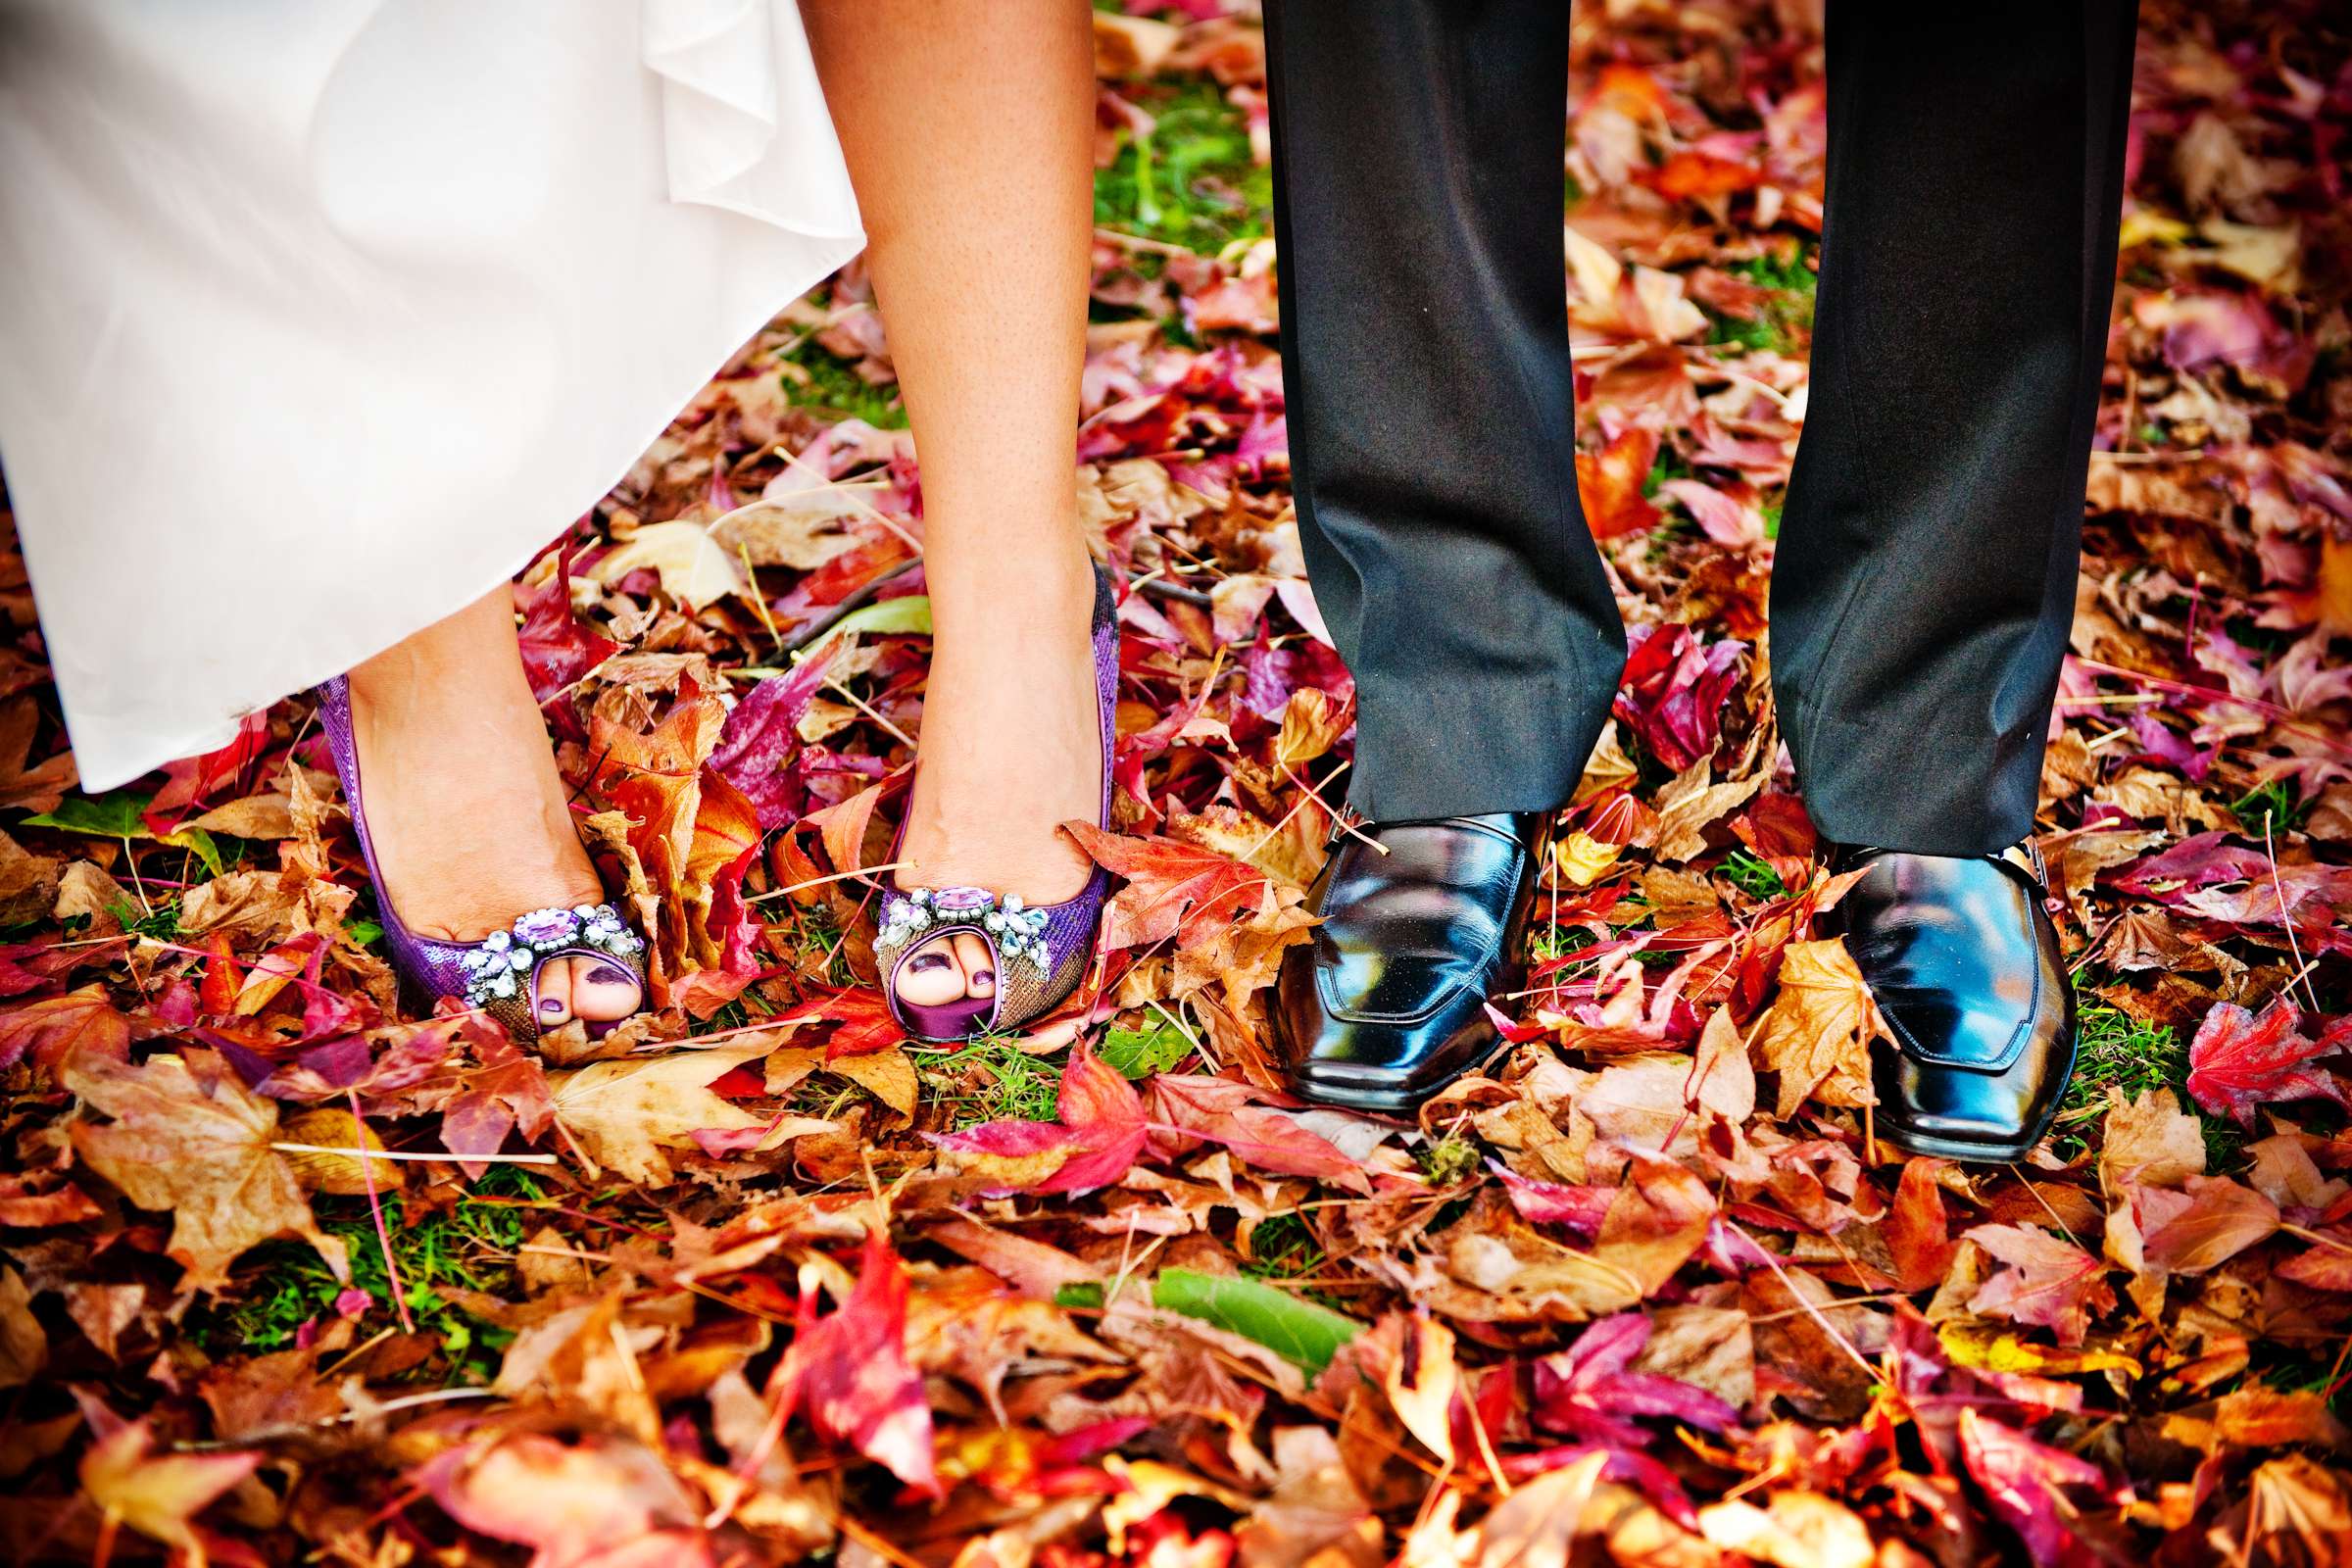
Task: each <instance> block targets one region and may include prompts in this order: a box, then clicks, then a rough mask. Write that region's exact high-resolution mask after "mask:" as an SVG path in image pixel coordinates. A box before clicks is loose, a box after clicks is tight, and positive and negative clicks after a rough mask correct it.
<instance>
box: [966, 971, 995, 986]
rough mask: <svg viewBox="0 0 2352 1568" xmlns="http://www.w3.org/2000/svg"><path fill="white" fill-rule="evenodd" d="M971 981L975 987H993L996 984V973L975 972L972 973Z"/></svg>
mask: <svg viewBox="0 0 2352 1568" xmlns="http://www.w3.org/2000/svg"><path fill="white" fill-rule="evenodd" d="M972 980H973V983H974V984H976V985H984V986H993V985H995V984H996V983H997V971H996V970H994V969H981V970H977V971H975V972H974V973H973V975H972Z"/></svg>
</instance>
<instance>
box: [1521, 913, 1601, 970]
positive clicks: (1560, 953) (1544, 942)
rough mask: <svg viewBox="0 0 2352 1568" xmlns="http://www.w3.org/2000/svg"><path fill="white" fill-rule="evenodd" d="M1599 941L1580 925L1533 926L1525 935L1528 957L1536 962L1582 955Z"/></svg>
mask: <svg viewBox="0 0 2352 1568" xmlns="http://www.w3.org/2000/svg"><path fill="white" fill-rule="evenodd" d="M1599 940H1600V939H1599V938H1598V937H1596V936H1594V935H1593V933H1592V932H1591V931H1589V930H1587V929H1585V927H1583V926H1581V925H1560V926H1554V925H1541V926H1539V925H1533V924H1532V922H1531V926H1530V929H1529V931H1528V935H1527V951H1528V956H1531V957H1533V958H1535V959H1537V960H1538V961H1545V960H1549V959H1552V958H1565V957H1566V956H1569V955H1570V954H1572V953H1582V952H1584V951H1585V949H1587V948H1589V947H1591V946H1593V943H1595V942H1598V941H1599Z"/></svg>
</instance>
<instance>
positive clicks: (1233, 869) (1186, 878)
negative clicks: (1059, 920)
mask: <svg viewBox="0 0 2352 1568" xmlns="http://www.w3.org/2000/svg"><path fill="white" fill-rule="evenodd" d="M1064 826H1065V827H1066V828H1067V829H1068V831H1069V833H1070V835H1071V836H1072V837H1074V838H1075V839H1077V841H1078V847H1079V848H1080V849H1082V850H1084V851H1086V853H1087V854H1088V855H1090V856H1092V857H1093V858H1094V861H1095V863H1096V864H1097V865H1100V866H1101V867H1103V869H1104V870H1105V871H1108V872H1110V873H1111V874H1112V875H1113V876H1119V877H1124V878H1125V879H1126V881H1127V885H1126V886H1125V887H1123V888H1121V889H1120V890H1119V891H1118V893H1117V895H1116V896H1114V897H1113V898H1112V899H1111V901H1110V908H1109V909H1108V910H1107V911H1106V912H1105V913H1104V914H1103V947H1105V948H1106V949H1109V950H1110V951H1112V952H1114V953H1115V952H1117V951H1118V950H1119V949H1121V948H1138V947H1144V946H1147V945H1149V944H1151V943H1154V942H1165V941H1166V940H1167V939H1168V938H1170V937H1174V938H1175V939H1176V945H1177V946H1178V947H1180V948H1184V949H1188V950H1189V949H1193V948H1199V947H1204V946H1206V945H1207V944H1209V943H1211V942H1214V941H1215V940H1216V939H1217V938H1218V937H1219V936H1220V935H1222V934H1223V932H1224V929H1225V927H1226V926H1227V925H1228V924H1230V923H1231V922H1233V921H1235V920H1240V919H1245V918H1247V917H1248V916H1250V915H1252V914H1257V913H1260V912H1262V911H1264V910H1265V909H1267V908H1269V907H1272V905H1273V901H1274V888H1273V884H1272V883H1271V882H1269V881H1268V880H1267V878H1266V873H1265V872H1263V871H1260V870H1259V869H1258V868H1257V867H1256V866H1254V865H1251V864H1250V863H1249V862H1248V861H1246V860H1237V859H1235V858H1232V857H1231V856H1229V855H1219V854H1217V853H1216V852H1215V851H1214V850H1203V849H1201V848H1200V847H1198V846H1196V845H1191V844H1179V843H1178V842H1176V840H1174V839H1159V838H1134V837H1130V836H1128V835H1126V834H1121V833H1106V832H1104V831H1103V830H1102V829H1101V828H1097V827H1090V826H1088V825H1087V824H1086V823H1084V822H1070V823H1066V824H1064Z"/></svg>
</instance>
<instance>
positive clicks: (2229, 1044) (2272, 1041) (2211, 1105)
mask: <svg viewBox="0 0 2352 1568" xmlns="http://www.w3.org/2000/svg"><path fill="white" fill-rule="evenodd" d="M2301 1021H2302V1020H2301V1015H2300V1014H2299V1013H2297V1012H2296V1010H2295V1008H2294V1005H2293V1004H2291V1003H2289V1002H2288V1001H2287V1000H2286V999H2285V998H2284V997H2275V998H2273V999H2272V1001H2271V1005H2269V1006H2267V1007H2265V1008H2263V1009H2262V1011H2261V1012H2260V1013H2259V1014H2256V1013H2251V1012H2248V1011H2247V1010H2246V1009H2245V1008H2243V1007H2241V1006H2239V1005H2237V1004H2235V1003H2233V1002H2217V1003H2215V1004H2214V1006H2213V1010H2212V1011H2211V1012H2209V1013H2207V1014H2206V1015H2205V1021H2204V1023H2202V1024H2201V1025H2199V1026H2198V1028H2197V1038H2196V1039H2195V1040H2193V1041H2191V1042H2189V1047H2188V1092H2189V1093H2190V1094H2191V1095H2193V1096H2195V1097H2196V1102H2197V1103H2198V1104H2200V1105H2202V1106H2204V1107H2205V1109H2207V1110H2208V1111H2211V1112H2212V1113H2214V1114H2215V1115H2221V1114H2223V1113H2224V1112H2227V1113H2228V1114H2229V1116H2231V1117H2233V1118H2234V1119H2235V1120H2236V1122H2237V1124H2238V1125H2239V1126H2241V1127H2251V1126H2253V1125H2254V1107H2255V1106H2256V1105H2260V1104H2275V1103H2278V1102H2280V1101H2286V1100H2332V1101H2334V1102H2335V1103H2337V1104H2339V1105H2340V1104H2346V1103H2352V1102H2348V1101H2347V1100H2346V1099H2345V1096H2344V1086H2343V1085H2342V1083H2340V1082H2339V1081H2337V1079H2336V1078H2335V1077H2334V1075H2332V1074H2330V1073H2326V1072H2321V1071H2319V1070H2317V1069H2315V1068H2311V1067H2307V1066H2305V1065H2304V1063H2305V1062H2307V1061H2309V1060H2310V1059H2311V1058H2312V1057H2314V1056H2317V1055H2320V1054H2323V1053H2325V1052H2327V1051H2329V1050H2331V1049H2333V1047H2334V1046H2335V1044H2337V1032H2336V1031H2330V1032H2329V1033H2328V1034H2327V1035H2324V1036H2322V1037H2321V1039H2319V1040H2317V1041H2313V1040H2309V1039H2306V1038H2305V1037H2304V1035H2303V1034H2302V1033H2301V1031H2300V1030H2299V1029H2298V1028H2297V1027H2296V1026H2297V1024H2299V1023H2300V1022H2301Z"/></svg>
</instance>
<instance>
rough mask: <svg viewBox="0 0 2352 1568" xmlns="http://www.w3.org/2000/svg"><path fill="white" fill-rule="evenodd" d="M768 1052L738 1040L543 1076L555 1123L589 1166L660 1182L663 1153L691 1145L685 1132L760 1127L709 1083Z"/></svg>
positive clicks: (666, 1169)
mask: <svg viewBox="0 0 2352 1568" xmlns="http://www.w3.org/2000/svg"><path fill="white" fill-rule="evenodd" d="M770 1049H772V1048H771V1046H770V1045H769V1043H768V1042H766V1041H764V1040H751V1041H738V1042H736V1043H734V1044H732V1045H724V1046H710V1047H706V1048H704V1049H702V1050H699V1051H675V1052H670V1053H668V1054H665V1055H660V1056H638V1057H630V1058H625V1059H623V1060H619V1061H596V1062H590V1063H589V1064H588V1065H587V1066H585V1067H579V1068H575V1069H572V1070H570V1071H567V1072H552V1073H549V1074H548V1075H547V1087H548V1092H549V1095H550V1099H551V1103H552V1104H553V1106H554V1110H555V1119H556V1124H557V1125H558V1126H559V1127H561V1128H562V1129H563V1131H564V1135H565V1136H567V1137H568V1138H569V1139H570V1140H571V1142H572V1144H573V1146H574V1147H575V1148H577V1149H578V1150H579V1152H581V1153H582V1154H583V1155H584V1156H586V1157H587V1159H588V1160H589V1161H590V1162H591V1163H593V1164H595V1165H598V1166H602V1167H605V1168H607V1169H609V1170H611V1171H612V1172H613V1174H614V1175H616V1176H618V1177H619V1178H620V1179H621V1180H623V1181H631V1182H645V1183H649V1184H659V1183H662V1182H666V1181H668V1180H669V1175H670V1164H669V1155H668V1154H667V1152H665V1151H667V1150H670V1149H676V1148H680V1147H683V1146H685V1145H687V1144H689V1143H691V1142H692V1135H693V1134H695V1133H698V1132H739V1131H743V1130H745V1129H748V1128H755V1127H764V1126H765V1125H766V1119H765V1118H763V1117H760V1116H755V1115H753V1114H752V1113H751V1112H749V1111H747V1110H744V1109H743V1108H742V1107H740V1106H738V1105H733V1104H729V1103H727V1102H726V1101H724V1100H721V1099H719V1097H718V1096H716V1095H714V1094H712V1093H711V1084H712V1083H714V1082H716V1081H717V1080H718V1079H719V1078H720V1077H722V1076H723V1075H725V1074H726V1073H727V1072H729V1071H731V1070H732V1069H734V1068H736V1067H739V1066H742V1065H743V1064H744V1063H745V1062H748V1061H752V1060H755V1059H756V1058H758V1057H760V1056H763V1055H765V1054H767V1053H768V1051H769V1050H770Z"/></svg>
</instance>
